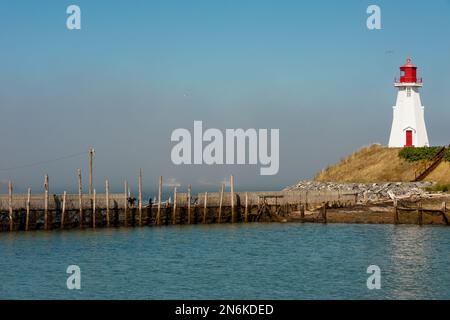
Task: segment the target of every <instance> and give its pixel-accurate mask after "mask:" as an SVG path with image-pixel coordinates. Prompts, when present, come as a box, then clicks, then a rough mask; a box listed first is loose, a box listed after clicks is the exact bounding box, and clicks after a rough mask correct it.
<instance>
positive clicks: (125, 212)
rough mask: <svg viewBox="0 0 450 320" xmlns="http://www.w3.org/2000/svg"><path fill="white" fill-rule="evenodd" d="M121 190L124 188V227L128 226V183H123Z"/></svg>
mask: <svg viewBox="0 0 450 320" xmlns="http://www.w3.org/2000/svg"><path fill="white" fill-rule="evenodd" d="M123 188H124V197H123V198H124V199H123V200H124V206H123V208H124V214H125V221H124V225H125V227H126V226H128V182H127V181H125V182H124V183H123Z"/></svg>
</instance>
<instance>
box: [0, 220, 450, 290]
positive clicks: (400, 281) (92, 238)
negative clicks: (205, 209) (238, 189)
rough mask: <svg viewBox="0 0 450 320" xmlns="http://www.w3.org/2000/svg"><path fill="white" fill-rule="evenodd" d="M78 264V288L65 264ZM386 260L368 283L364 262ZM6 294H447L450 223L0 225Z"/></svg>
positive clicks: (0, 268) (0, 276) (0, 279)
mask: <svg viewBox="0 0 450 320" xmlns="http://www.w3.org/2000/svg"><path fill="white" fill-rule="evenodd" d="M69 265H78V266H79V267H80V268H81V290H68V289H67V287H66V280H67V277H68V276H69V275H68V274H67V273H66V269H67V267H68V266H69ZM370 265H378V266H379V267H380V268H381V272H382V278H381V285H382V288H381V290H368V289H367V286H366V281H367V277H368V276H369V275H368V274H367V273H366V270H367V267H368V266H370ZM0 298H2V299H54V298H60V299H91V298H93V299H384V298H389V299H450V229H449V228H445V227H416V226H390V225H381V226H378V225H331V224H330V225H318V224H317V225H315V224H305V225H301V224H250V225H214V226H182V227H180V226H175V227H162V228H136V229H131V228H130V229H108V230H96V231H93V230H84V231H64V232H59V231H53V232H28V233H13V234H9V233H2V234H0Z"/></svg>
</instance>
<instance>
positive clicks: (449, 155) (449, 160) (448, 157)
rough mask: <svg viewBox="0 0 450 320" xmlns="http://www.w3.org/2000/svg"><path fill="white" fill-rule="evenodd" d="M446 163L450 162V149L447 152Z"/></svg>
mask: <svg viewBox="0 0 450 320" xmlns="http://www.w3.org/2000/svg"><path fill="white" fill-rule="evenodd" d="M444 161H448V162H450V148H449V149H447V151H446V152H445V156H444Z"/></svg>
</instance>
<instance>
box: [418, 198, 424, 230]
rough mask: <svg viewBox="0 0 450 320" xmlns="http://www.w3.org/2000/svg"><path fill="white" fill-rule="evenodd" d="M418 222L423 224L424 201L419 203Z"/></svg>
mask: <svg viewBox="0 0 450 320" xmlns="http://www.w3.org/2000/svg"><path fill="white" fill-rule="evenodd" d="M416 212H417V224H418V225H419V226H421V225H422V224H423V210H422V202H419V203H418V204H417V210H416Z"/></svg>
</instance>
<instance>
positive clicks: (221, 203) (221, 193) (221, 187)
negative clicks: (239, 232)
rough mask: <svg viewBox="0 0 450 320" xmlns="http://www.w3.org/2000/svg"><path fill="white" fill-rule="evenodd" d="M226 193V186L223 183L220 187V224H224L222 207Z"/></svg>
mask: <svg viewBox="0 0 450 320" xmlns="http://www.w3.org/2000/svg"><path fill="white" fill-rule="evenodd" d="M224 191H225V185H224V184H223V183H222V185H221V186H220V200H219V218H218V222H219V223H222V206H223V193H224Z"/></svg>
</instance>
